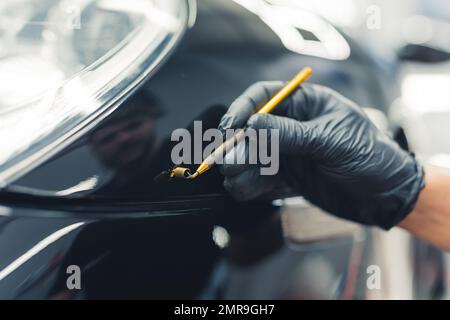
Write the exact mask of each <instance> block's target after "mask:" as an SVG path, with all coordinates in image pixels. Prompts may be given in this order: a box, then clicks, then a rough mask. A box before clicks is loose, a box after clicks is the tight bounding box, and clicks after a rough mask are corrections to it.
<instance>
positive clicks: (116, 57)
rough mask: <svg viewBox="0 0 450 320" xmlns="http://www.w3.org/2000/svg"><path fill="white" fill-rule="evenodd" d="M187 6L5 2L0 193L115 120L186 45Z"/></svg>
mask: <svg viewBox="0 0 450 320" xmlns="http://www.w3.org/2000/svg"><path fill="white" fill-rule="evenodd" d="M189 3H190V1H187V0H126V1H125V0H77V1H74V0H70V1H69V0H12V1H2V2H0V17H1V19H0V187H1V186H5V185H6V184H8V183H9V182H11V181H13V180H14V179H16V178H18V177H20V176H21V175H23V174H25V173H26V172H27V171H28V170H31V169H32V168H34V167H35V166H36V165H38V164H39V163H42V162H43V161H45V160H46V159H48V158H49V157H51V156H52V155H53V154H54V153H56V152H58V151H59V150H61V149H62V148H64V147H65V146H67V144H69V143H70V142H72V141H74V140H75V139H76V138H78V137H79V136H80V135H82V134H83V133H84V132H85V131H86V130H88V129H89V128H91V127H92V126H94V125H95V124H96V123H97V122H98V121H100V120H101V119H103V118H104V117H105V116H107V115H108V114H109V113H110V112H112V111H113V110H114V108H115V107H117V106H118V104H119V103H120V101H121V100H123V99H124V98H125V97H126V96H127V94H129V93H130V92H131V91H132V90H133V89H135V88H136V87H137V86H138V85H139V84H140V83H141V82H142V81H143V80H144V79H145V77H147V76H148V75H149V74H150V73H152V72H153V71H154V70H155V69H156V67H157V66H158V65H160V64H161V62H162V60H163V59H164V57H166V56H167V55H168V53H169V52H171V50H172V49H173V47H174V45H175V44H176V43H177V41H178V40H179V39H180V38H181V36H182V34H183V32H184V31H185V29H186V26H187V25H188V22H189V18H190V17H192V12H190V8H191V7H192V6H190V5H189Z"/></svg>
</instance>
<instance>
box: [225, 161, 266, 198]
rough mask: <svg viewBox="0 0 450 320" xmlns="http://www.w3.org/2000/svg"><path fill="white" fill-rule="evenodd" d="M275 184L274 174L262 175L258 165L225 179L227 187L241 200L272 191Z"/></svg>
mask: <svg viewBox="0 0 450 320" xmlns="http://www.w3.org/2000/svg"><path fill="white" fill-rule="evenodd" d="M274 185H275V184H274V176H262V175H261V174H260V168H258V167H256V166H254V167H251V168H249V169H248V170H246V171H243V172H241V173H240V174H238V175H235V176H233V177H225V180H224V187H225V189H226V190H227V191H229V192H230V193H231V195H232V196H233V197H234V198H235V199H236V200H239V201H248V200H253V199H256V198H258V197H260V196H262V195H263V194H266V193H267V192H270V191H271V190H272V189H273V187H274Z"/></svg>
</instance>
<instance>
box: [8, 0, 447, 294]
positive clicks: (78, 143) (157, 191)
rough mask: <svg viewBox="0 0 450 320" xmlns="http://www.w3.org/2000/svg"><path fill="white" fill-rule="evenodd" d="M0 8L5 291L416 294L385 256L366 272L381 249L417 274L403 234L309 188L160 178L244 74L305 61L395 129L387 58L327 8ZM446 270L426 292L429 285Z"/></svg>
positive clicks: (270, 75) (16, 4) (279, 75)
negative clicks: (179, 142)
mask: <svg viewBox="0 0 450 320" xmlns="http://www.w3.org/2000/svg"><path fill="white" fill-rule="evenodd" d="M0 14H1V15H2V17H5V18H4V19H2V20H1V22H0V23H1V25H0V28H1V33H0V44H1V47H0V50H1V51H0V79H1V81H2V84H3V85H2V86H1V88H0V92H1V94H0V118H1V123H2V125H1V126H0V132H1V137H2V139H1V141H0V187H1V190H0V205H1V206H0V298H3V299H95V298H155V299H163V298H189V299H216V298H217V299H218V298H220V299H279V298H291V299H317V298H324V299H333V298H334V299H352V298H359V299H364V298H384V297H388V298H389V297H398V296H399V295H400V296H401V297H405V296H406V297H414V296H415V294H414V292H413V288H412V287H408V286H406V287H405V286H404V287H402V289H401V291H402V292H401V293H399V294H398V295H396V293H394V294H393V293H392V292H389V290H386V288H388V289H389V288H391V289H392V288H393V285H392V284H390V282H391V280H392V281H393V282H394V283H398V282H395V281H394V280H395V279H396V277H397V274H398V273H395V272H390V271H389V270H391V271H392V270H393V269H387V270H386V269H382V270H385V271H383V277H382V282H381V287H380V288H375V290H369V289H368V287H367V286H366V280H367V277H368V273H367V270H368V269H367V267H368V266H370V265H374V264H375V265H380V267H383V266H384V264H383V263H384V262H383V261H382V260H383V258H385V257H390V258H392V256H395V257H396V260H395V265H396V266H397V268H405V269H403V270H407V271H408V272H406V273H407V274H408V275H409V276H411V277H412V278H410V279H414V276H415V275H414V273H413V272H409V271H411V270H412V269H411V268H412V267H411V264H410V262H411V261H410V260H409V259H408V254H409V251H404V252H397V251H395V250H394V251H392V248H391V246H390V244H391V243H392V241H394V242H397V243H399V242H402V241H403V240H405V239H406V238H404V236H403V235H400V238H401V241H398V238H396V237H397V236H396V235H395V234H394V236H393V237H394V238H393V239H392V236H387V235H386V234H384V233H382V232H379V231H373V230H371V229H367V228H363V227H360V226H356V225H353V224H351V223H347V222H344V221H341V220H339V219H337V218H333V217H331V216H329V215H328V214H326V213H324V212H322V211H321V210H319V209H318V208H316V207H313V206H311V205H310V204H308V203H307V202H305V201H304V200H303V199H302V198H290V199H280V200H275V201H272V199H270V200H260V201H254V202H247V203H238V202H236V201H234V200H233V199H231V197H230V196H229V195H227V194H226V192H225V191H224V189H223V187H222V178H221V176H220V174H219V173H218V172H217V171H216V170H213V171H211V172H209V173H208V174H206V175H204V176H202V178H201V179H198V180H196V181H193V182H192V183H189V184H186V183H185V182H172V183H170V184H164V183H156V182H154V180H153V177H154V176H155V175H157V174H158V173H159V172H161V171H162V170H165V169H167V168H168V166H170V164H171V163H170V153H171V148H172V146H173V142H172V141H170V135H171V132H172V131H173V130H174V129H177V128H184V127H186V128H188V129H189V130H192V121H193V120H202V125H203V129H207V128H213V127H216V126H217V124H218V122H219V120H220V118H221V116H222V114H223V113H224V112H225V110H226V108H227V107H228V106H229V104H230V103H231V102H232V101H233V100H234V99H235V98H236V97H237V96H238V95H239V94H240V93H241V92H242V91H243V90H244V89H245V88H247V87H248V86H249V85H251V84H252V83H254V82H256V81H260V80H280V79H282V80H287V79H289V78H290V77H291V76H292V75H294V74H295V73H296V72H297V71H298V70H299V69H301V68H302V67H304V66H306V65H309V66H312V68H313V70H314V77H313V78H312V81H313V82H315V83H319V84H323V85H326V86H329V87H332V88H334V89H335V90H337V91H339V92H341V93H342V94H343V95H346V96H348V97H349V98H351V99H353V100H355V101H356V102H358V103H359V104H360V105H362V106H364V107H367V108H366V109H365V110H366V111H367V113H368V114H369V116H371V118H372V119H373V120H374V122H375V123H376V124H377V125H378V126H379V127H380V128H381V129H383V130H386V131H388V130H392V132H401V128H399V127H395V128H390V125H389V123H388V120H387V116H388V115H389V114H390V112H391V105H392V103H393V101H395V99H396V98H397V97H398V96H399V89H398V87H397V86H396V83H397V81H396V80H397V72H396V69H394V70H393V69H390V68H387V67H386V65H381V64H380V63H379V60H377V58H376V57H375V56H374V55H373V54H372V53H370V52H369V51H368V50H366V49H364V47H363V46H361V45H360V44H359V42H358V41H355V39H354V38H353V37H349V36H348V35H346V34H345V33H343V32H342V31H340V29H339V28H337V27H336V26H335V25H333V24H331V23H330V22H328V21H327V20H325V19H324V18H323V17H321V15H319V14H317V13H315V12H313V11H309V10H305V9H302V8H297V7H296V6H293V5H292V4H289V3H285V4H282V3H276V2H267V1H258V0H254V1H250V0H249V1H245V0H242V1H238V0H236V1H220V0H201V1H198V2H196V1H187V0H171V1H167V0H164V1H163V0H128V1H121V0H85V1H81V0H80V1H59V0H45V1H43V0H21V1H4V2H3V3H1V4H0ZM399 136H400V137H401V135H399ZM405 241H407V240H405ZM402 243H404V242H402ZM394 248H397V247H396V246H394ZM387 253H389V254H388V255H387ZM416 257H418V259H419V260H420V259H421V256H420V255H418V256H416ZM390 258H389V259H390ZM386 265H389V264H386ZM391 265H392V264H391ZM437 266H439V265H437V264H436V265H435V264H433V265H431V267H437ZM77 268H79V269H80V271H81V273H80V274H81V283H80V287H79V288H75V289H74V288H71V287H70V286H69V285H68V279H69V278H70V276H71V275H72V273H73V270H77ZM384 272H385V273H384ZM384 274H386V276H384ZM430 279H431V280H430ZM397 280H398V279H397ZM441 280H442V279H441V278H438V277H427V278H426V281H428V282H427V284H428V285H427V286H421V287H420V288H421V291H420V294H421V297H423V298H439V297H440V295H441V294H442V292H443V290H444V288H442V287H441V285H442V282H441ZM415 281H416V282H417V284H418V285H420V284H421V283H422V278H417V279H416V280H415ZM402 295H403V296H402Z"/></svg>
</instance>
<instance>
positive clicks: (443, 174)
mask: <svg viewBox="0 0 450 320" xmlns="http://www.w3.org/2000/svg"><path fill="white" fill-rule="evenodd" d="M425 175H426V177H425V179H426V186H425V188H424V190H423V191H422V192H421V194H420V196H419V199H418V201H417V205H416V207H415V209H414V211H413V212H411V213H410V214H409V215H408V216H407V217H406V219H405V220H403V221H402V222H401V223H400V224H399V226H400V227H401V228H403V229H405V230H407V231H409V232H410V233H412V234H413V235H415V236H417V237H418V238H420V239H423V240H425V241H428V242H430V243H432V244H434V245H436V246H437V247H439V248H441V249H443V250H446V251H450V170H446V169H441V168H437V167H433V166H427V167H426V168H425Z"/></svg>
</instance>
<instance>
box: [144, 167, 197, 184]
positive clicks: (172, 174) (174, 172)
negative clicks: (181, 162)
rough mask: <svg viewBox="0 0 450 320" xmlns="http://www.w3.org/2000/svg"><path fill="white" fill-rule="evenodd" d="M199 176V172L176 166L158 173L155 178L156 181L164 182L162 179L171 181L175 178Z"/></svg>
mask: <svg viewBox="0 0 450 320" xmlns="http://www.w3.org/2000/svg"><path fill="white" fill-rule="evenodd" d="M197 176H198V173H197V172H195V173H194V174H192V173H191V170H190V169H188V168H184V167H174V168H172V169H169V170H165V171H163V172H161V173H160V174H158V175H157V176H156V177H155V178H153V180H154V181H155V182H162V181H170V180H172V179H173V178H180V179H194V178H196V177H197Z"/></svg>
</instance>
